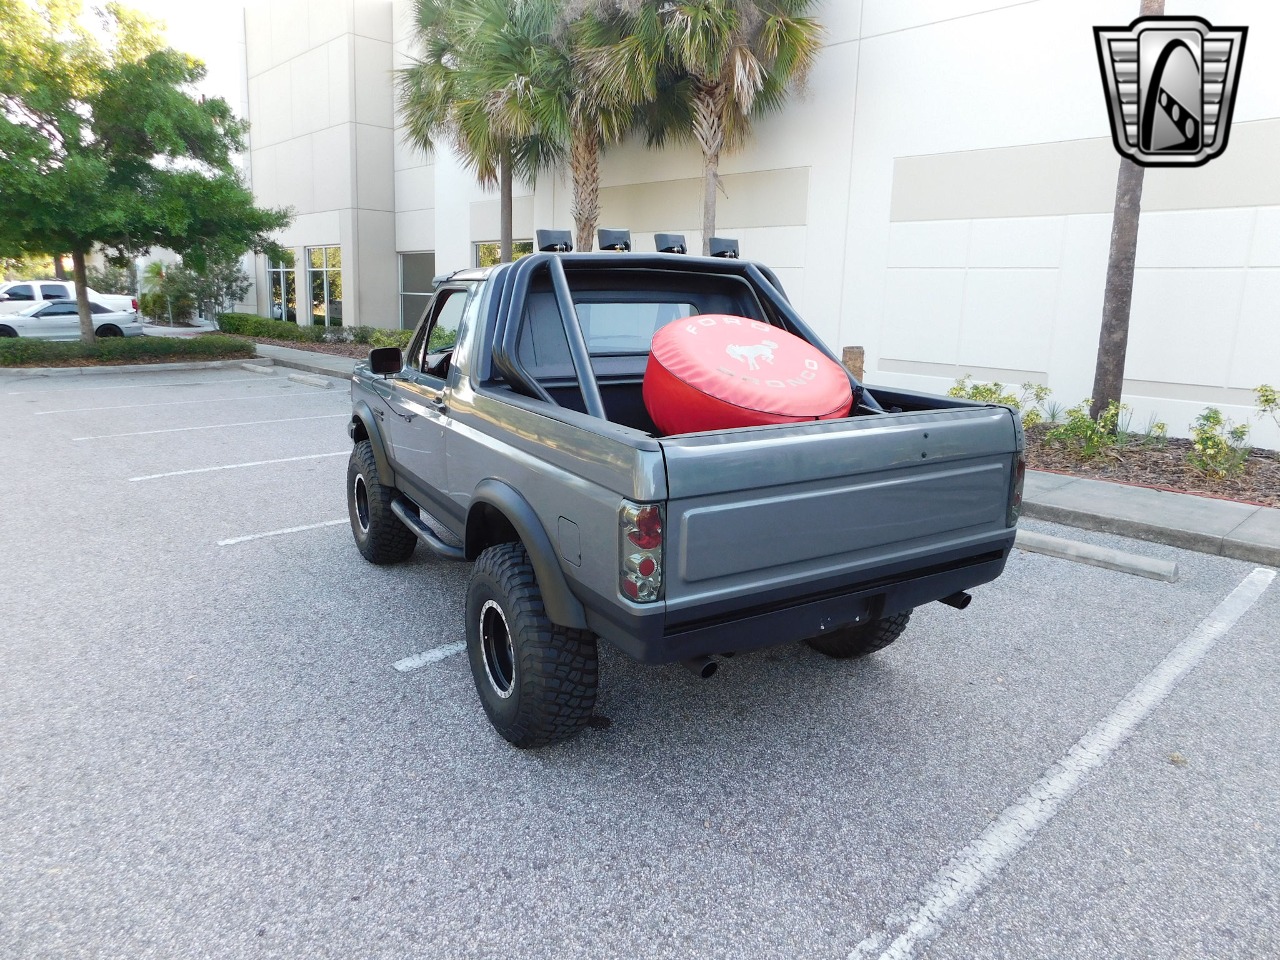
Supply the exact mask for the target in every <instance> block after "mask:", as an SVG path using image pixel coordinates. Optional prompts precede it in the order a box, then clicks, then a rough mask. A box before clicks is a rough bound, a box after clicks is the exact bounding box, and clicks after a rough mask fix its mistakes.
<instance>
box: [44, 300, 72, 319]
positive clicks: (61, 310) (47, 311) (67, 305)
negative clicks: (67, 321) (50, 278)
mask: <svg viewBox="0 0 1280 960" xmlns="http://www.w3.org/2000/svg"><path fill="white" fill-rule="evenodd" d="M78 312H79V311H78V310H76V305H75V304H74V303H73V302H71V301H67V300H62V301H59V302H57V303H51V304H49V305H48V306H47V307H45V308H44V309H43V310H41V311H40V316H42V317H69V316H71V315H72V314H73V313H78Z"/></svg>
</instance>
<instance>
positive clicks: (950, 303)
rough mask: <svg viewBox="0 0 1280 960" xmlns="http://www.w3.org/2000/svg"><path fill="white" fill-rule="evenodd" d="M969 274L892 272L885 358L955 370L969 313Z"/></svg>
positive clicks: (888, 283) (887, 298) (887, 292)
mask: <svg viewBox="0 0 1280 960" xmlns="http://www.w3.org/2000/svg"><path fill="white" fill-rule="evenodd" d="M965 272H966V271H964V270H890V271H888V274H887V276H886V278H885V301H884V304H885V309H884V324H883V327H882V330H881V337H882V339H883V343H884V351H883V355H884V356H886V357H890V358H893V359H895V360H922V361H925V362H928V363H946V364H953V363H955V362H956V359H957V342H958V340H959V337H960V317H961V314H962V312H963V309H964V278H965Z"/></svg>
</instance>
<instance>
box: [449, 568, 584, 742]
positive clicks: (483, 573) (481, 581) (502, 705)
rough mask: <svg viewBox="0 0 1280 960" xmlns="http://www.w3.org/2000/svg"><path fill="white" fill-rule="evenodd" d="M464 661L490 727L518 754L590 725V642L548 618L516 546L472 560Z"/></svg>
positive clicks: (576, 631)
mask: <svg viewBox="0 0 1280 960" xmlns="http://www.w3.org/2000/svg"><path fill="white" fill-rule="evenodd" d="M504 634H505V637H504ZM504 639H506V640H509V643H507V644H505V645H504V644H503V643H502V641H503V640H504ZM467 659H469V660H470V661H471V675H472V678H473V679H474V680H475V684H476V692H477V693H478V694H479V695H480V703H481V704H482V705H483V706H484V712H485V713H486V714H487V715H488V717H489V722H490V723H492V724H493V726H494V729H495V730H497V731H498V733H500V734H501V735H502V737H503V738H504V739H505V740H507V741H508V742H509V743H511V744H513V745H515V746H517V747H520V748H522V749H528V748H530V747H543V746H546V745H547V744H550V743H556V742H558V741H560V740H567V739H569V738H570V737H572V736H573V735H574V734H576V733H577V732H578V731H579V730H581V729H582V728H583V727H585V726H586V725H587V721H589V720H590V719H591V714H592V711H593V710H594V709H595V704H596V688H597V685H598V683H599V673H600V671H599V665H598V661H597V656H596V638H595V635H594V634H592V633H591V632H590V631H587V630H572V629H569V628H568V627H562V626H559V625H557V624H554V623H552V622H551V621H550V620H549V619H548V618H547V614H546V610H545V608H544V607H543V605H542V592H541V591H540V590H539V589H538V582H537V580H536V578H535V577H534V573H533V565H532V564H531V563H530V562H529V554H528V553H527V552H526V551H525V548H524V547H523V546H522V545H521V544H519V543H503V544H499V545H497V546H494V547H490V548H489V549H487V550H485V551H484V553H482V554H480V558H479V559H478V560H476V565H475V568H474V569H473V570H472V572H471V580H470V582H469V583H468V584H467ZM504 688H505V689H504Z"/></svg>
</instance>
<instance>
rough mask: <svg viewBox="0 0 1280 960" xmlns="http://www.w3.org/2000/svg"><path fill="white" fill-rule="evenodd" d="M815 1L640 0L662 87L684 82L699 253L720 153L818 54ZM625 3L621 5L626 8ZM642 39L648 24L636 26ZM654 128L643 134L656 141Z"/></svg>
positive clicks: (710, 216) (708, 226)
mask: <svg viewBox="0 0 1280 960" xmlns="http://www.w3.org/2000/svg"><path fill="white" fill-rule="evenodd" d="M815 5H816V0H644V2H643V3H642V6H641V8H640V14H639V15H636V19H637V21H639V20H640V18H641V17H643V16H646V15H647V16H649V17H654V16H656V18H657V23H658V25H659V26H660V29H661V41H660V42H661V45H662V50H663V56H664V61H665V64H666V66H667V68H668V69H669V70H670V71H671V74H670V75H669V76H668V77H667V81H668V83H670V82H672V81H675V82H679V81H682V80H683V81H684V83H683V89H684V90H685V91H686V96H687V98H688V101H687V103H688V109H689V111H690V113H691V123H690V128H689V132H690V134H691V135H692V137H693V139H694V140H696V141H697V143H698V147H699V148H700V149H701V151H702V165H703V179H704V186H703V203H702V253H703V255H704V256H705V255H707V254H708V253H709V252H710V249H711V248H710V242H711V237H712V235H713V234H714V233H715V227H716V189H717V187H718V184H719V170H720V156H721V153H722V152H723V151H725V150H732V149H734V148H735V147H737V146H739V145H740V144H742V143H743V142H744V141H745V140H746V138H747V136H748V135H749V134H750V132H751V119H752V117H755V116H759V115H760V114H762V113H766V112H768V111H771V110H776V109H778V108H779V107H781V106H782V104H783V102H784V101H785V100H786V96H787V91H788V89H789V88H790V86H791V85H792V84H793V83H800V82H803V81H804V79H805V77H806V76H807V75H808V72H809V69H810V67H812V66H813V63H814V61H815V60H816V59H817V56H818V53H819V51H820V50H821V49H822V37H823V30H822V26H821V25H820V24H819V23H818V21H817V20H815V19H813V18H812V17H810V16H807V14H808V12H809V10H810V9H811V8H812V7H814V6H815ZM627 6H629V5H621V8H622V9H624V10H625V9H627ZM638 26H639V27H640V28H641V30H642V31H643V32H642V33H641V36H648V29H649V28H648V26H647V24H645V23H643V22H639V23H638ZM661 136H662V133H661V131H659V132H657V133H654V134H651V139H654V138H655V137H656V138H660V137H661Z"/></svg>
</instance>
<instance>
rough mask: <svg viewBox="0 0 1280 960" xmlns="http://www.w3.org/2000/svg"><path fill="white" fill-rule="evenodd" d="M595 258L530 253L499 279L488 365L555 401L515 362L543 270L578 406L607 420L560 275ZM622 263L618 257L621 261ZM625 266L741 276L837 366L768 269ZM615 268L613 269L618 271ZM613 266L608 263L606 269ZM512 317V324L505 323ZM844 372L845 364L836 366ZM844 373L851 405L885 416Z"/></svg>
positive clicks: (677, 262)
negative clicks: (496, 328) (497, 330)
mask: <svg viewBox="0 0 1280 960" xmlns="http://www.w3.org/2000/svg"><path fill="white" fill-rule="evenodd" d="M597 258H598V255H595V254H551V253H535V254H532V255H530V256H527V257H522V258H521V259H520V260H517V261H516V262H515V263H514V264H512V265H511V267H510V268H509V269H508V271H507V272H506V274H505V275H504V276H503V277H502V278H501V279H502V281H503V283H502V291H501V296H500V298H499V302H498V317H500V318H501V317H507V318H508V322H507V323H506V324H505V326H504V328H503V330H502V337H501V339H500V340H498V341H497V342H495V344H494V348H493V364H494V366H495V367H496V368H497V370H498V372H499V373H501V374H502V376H503V378H504V379H506V380H507V381H508V382H509V383H511V384H512V385H513V386H515V387H517V389H520V390H521V391H522V392H524V393H526V394H527V395H529V396H533V397H537V398H538V399H540V400H545V401H546V402H548V403H551V404H555V400H554V399H552V397H551V395H550V394H548V393H547V391H546V390H545V389H544V388H543V386H542V384H540V383H538V382H537V380H535V379H534V378H533V377H531V376H529V374H528V372H527V371H526V370H525V369H524V366H523V364H521V363H520V361H519V358H518V353H517V347H518V344H519V341H520V330H521V327H522V326H523V324H524V308H525V301H526V300H527V299H528V296H529V287H530V284H531V282H532V279H533V275H534V273H535V272H536V271H537V270H539V269H541V268H542V267H544V266H545V267H546V268H547V270H548V272H549V273H550V277H551V287H552V291H553V292H554V294H555V298H556V306H557V307H558V309H559V312H560V322H561V323H562V324H563V325H564V332H565V337H566V338H567V340H568V345H569V356H570V358H571V359H572V361H573V366H574V370H575V372H576V373H577V375H578V384H579V387H580V389H581V390H582V399H583V403H584V404H585V406H586V410H587V413H588V414H590V415H591V416H593V417H599V418H601V419H605V420H607V419H608V417H607V416H606V414H605V411H604V404H603V402H602V401H601V399H600V387H599V384H598V383H597V382H596V377H595V371H594V370H593V369H592V367H591V356H590V353H589V351H588V349H587V343H586V339H585V338H584V337H583V335H582V326H581V324H580V322H579V320H578V311H577V309H576V308H575V307H574V304H573V296H572V294H571V292H570V290H569V281H568V277H567V276H566V275H565V270H564V261H565V260H569V261H571V262H577V261H582V262H585V261H587V260H588V259H591V260H593V261H594V260H597ZM620 259H621V258H620ZM625 261H626V263H625V266H626V267H627V268H630V269H637V270H643V269H659V268H660V269H672V268H674V269H676V270H679V271H682V272H688V273H719V274H728V275H730V276H738V277H741V278H743V279H745V280H747V281H749V282H750V283H751V285H752V286H753V287H755V289H756V292H757V293H758V294H759V295H760V296H761V297H763V298H764V299H765V300H766V301H767V303H768V306H769V307H771V308H772V309H773V311H774V312H775V313H776V314H777V315H778V316H779V317H780V318H781V319H782V321H783V323H784V324H785V325H786V327H787V328H788V330H789V332H791V333H795V334H796V335H797V336H799V337H801V338H802V339H804V340H806V341H808V342H809V343H810V344H812V345H813V346H814V347H816V348H817V349H819V350H821V351H822V352H823V354H825V355H826V356H827V357H828V358H830V359H831V360H833V361H834V362H836V363H840V359H839V357H837V356H836V355H835V353H833V352H832V351H831V349H830V348H829V347H828V346H827V345H826V344H825V343H824V342H823V341H822V340H821V339H820V338H819V337H818V336H816V335H815V334H814V332H813V331H812V330H811V329H810V328H809V325H808V324H807V323H805V322H804V320H802V319H801V317H800V315H799V314H798V313H796V311H795V308H794V307H793V306H791V303H790V301H788V300H787V298H786V295H785V294H783V292H782V288H781V285H780V284H779V283H778V279H777V276H776V274H774V273H773V271H771V270H769V269H768V268H767V267H761V266H759V265H757V264H755V263H752V262H751V261H749V260H724V259H714V258H707V257H688V256H679V255H676V254H663V253H654V254H635V253H631V254H627V256H626V258H625ZM622 265H623V264H621V263H619V264H617V266H622ZM611 266H613V264H611ZM513 317H514V318H515V319H514V322H511V320H510V318H513ZM840 366H841V367H842V368H843V367H844V364H840ZM846 374H847V375H848V377H849V381H850V383H852V385H853V388H854V392H855V400H856V401H857V402H859V403H861V404H862V405H863V406H864V407H866V408H867V409H869V410H874V411H876V412H884V411H883V408H882V407H881V406H880V404H879V403H877V402H876V400H875V398H874V397H872V396H871V394H869V393H868V392H867V391H866V389H864V388H863V386H862V384H861V383H860V382H859V381H858V380H857V378H856V377H854V376H853V374H852V373H848V371H846Z"/></svg>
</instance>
